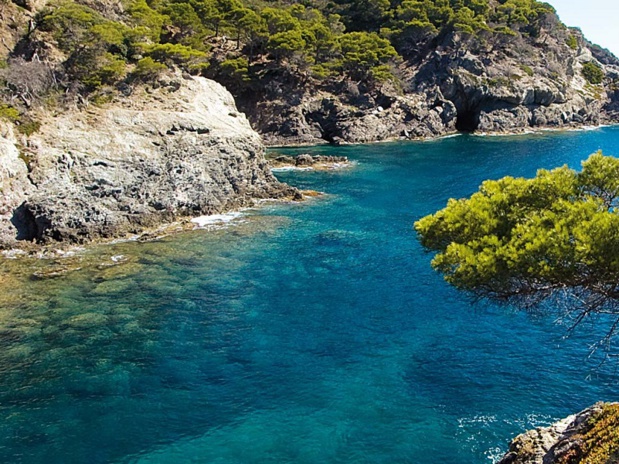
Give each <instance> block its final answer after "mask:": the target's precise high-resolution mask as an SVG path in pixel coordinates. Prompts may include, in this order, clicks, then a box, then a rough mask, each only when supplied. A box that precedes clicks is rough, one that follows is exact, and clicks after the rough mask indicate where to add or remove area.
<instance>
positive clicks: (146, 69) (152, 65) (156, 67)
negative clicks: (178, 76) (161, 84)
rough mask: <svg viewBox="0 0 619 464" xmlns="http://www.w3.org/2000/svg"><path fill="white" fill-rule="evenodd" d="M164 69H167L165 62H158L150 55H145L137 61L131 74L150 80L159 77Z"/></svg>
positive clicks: (143, 79)
mask: <svg viewBox="0 0 619 464" xmlns="http://www.w3.org/2000/svg"><path fill="white" fill-rule="evenodd" d="M166 69H168V67H167V66H166V65H165V64H163V63H158V62H157V61H155V60H153V59H152V58H151V57H150V56H147V57H146V58H142V59H141V60H140V61H138V62H137V64H136V66H135V70H134V71H133V73H132V76H133V77H134V78H136V79H139V80H142V81H152V80H155V79H156V78H157V77H159V75H160V74H161V73H162V72H163V71H165V70H166Z"/></svg>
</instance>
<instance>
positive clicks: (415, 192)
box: [0, 128, 619, 464]
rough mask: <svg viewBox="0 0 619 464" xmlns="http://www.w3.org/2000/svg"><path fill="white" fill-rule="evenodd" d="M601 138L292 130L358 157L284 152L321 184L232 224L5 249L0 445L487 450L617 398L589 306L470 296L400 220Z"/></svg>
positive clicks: (326, 458)
mask: <svg viewBox="0 0 619 464" xmlns="http://www.w3.org/2000/svg"><path fill="white" fill-rule="evenodd" d="M598 149H603V150H604V151H605V153H607V154H619V129H618V128H605V129H601V130H597V131H587V132H571V133H546V134H541V135H530V136H521V137H471V136H461V137H455V138H448V139H443V140H439V141H434V142H415V143H391V144H384V145H368V146H356V147H339V148H333V147H316V148H312V149H307V148H305V149H299V150H286V151H287V152H307V151H312V152H314V153H322V154H343V155H346V156H349V157H350V158H351V159H353V160H355V161H356V164H355V166H354V167H352V168H350V169H342V170H337V171H329V172H307V171H301V172H295V171H286V172H280V173H278V174H277V175H278V176H279V177H280V178H281V179H282V180H285V181H288V182H290V183H292V184H294V185H296V186H299V187H301V188H305V189H313V190H320V191H324V192H327V193H328V195H326V196H324V197H321V198H317V199H312V200H310V201H308V202H305V203H303V204H292V205H273V206H268V207H266V208H264V209H261V210H256V211H250V212H247V213H246V214H245V215H244V216H242V217H241V218H237V219H235V220H234V221H232V222H231V223H230V224H229V225H228V226H227V227H224V228H221V227H217V226H208V228H209V229H210V230H206V231H205V230H196V231H193V232H188V233H183V234H178V235H175V236H170V237H166V238H162V239H160V240H158V241H154V242H149V243H138V242H128V243H118V244H114V245H108V246H100V247H92V248H89V249H86V250H81V251H78V252H77V254H76V255H75V256H73V257H71V258H62V259H60V258H59V259H55V260H54V259H48V260H25V259H21V260H4V261H0V266H1V267H0V284H1V285H2V292H1V293H0V462H6V463H50V464H54V463H63V464H68V463H86V462H87V463H141V464H147V463H148V464H172V463H226V464H228V463H324V462H329V463H364V462H366V463H394V462H398V463H406V462H410V463H416V464H424V463H436V462H442V463H454V464H456V463H458V464H469V463H470V464H473V463H484V462H487V463H490V462H492V459H493V458H496V457H497V456H499V455H500V454H501V453H502V452H503V451H505V449H506V446H507V443H508V441H509V439H510V437H512V436H513V435H515V434H517V433H519V432H521V431H523V430H524V429H525V428H528V427H531V426H535V425H540V424H547V423H549V422H550V421H552V420H553V419H556V418H559V417H563V416H565V415H567V414H569V413H573V412H575V411H577V410H580V409H582V408H584V407H586V406H588V405H590V404H592V403H594V402H595V401H598V400H617V399H618V398H617V391H618V385H617V381H618V379H619V377H617V375H616V372H615V371H616V365H615V364H613V363H609V364H606V365H604V366H603V367H601V368H598V367H597V365H598V357H596V356H594V357H593V358H588V354H589V349H588V347H589V344H591V343H593V342H594V341H596V340H597V339H598V338H599V337H600V334H601V330H602V327H603V326H601V325H597V326H596V325H591V326H589V325H587V326H583V327H582V328H581V329H580V330H578V331H577V332H576V333H575V334H574V335H573V336H571V337H569V338H564V337H563V336H564V334H565V327H562V326H559V325H557V324H555V323H554V322H555V321H554V318H553V316H550V315H545V314H525V313H520V312H516V311H513V310H511V309H509V308H499V307H495V306H492V305H487V304H486V305H472V304H471V303H470V301H469V300H468V299H467V297H466V295H463V294H461V293H458V292H456V291H455V290H453V289H451V288H450V287H449V286H448V285H446V284H445V283H444V282H443V281H442V279H441V277H440V276H438V275H436V274H435V273H434V272H433V271H432V270H431V269H430V266H429V261H430V258H431V257H430V256H429V255H428V254H426V253H424V252H423V251H422V250H421V249H420V247H419V245H418V243H417V242H416V239H415V235H414V233H413V231H412V223H413V222H414V221H415V220H416V219H418V218H419V217H421V216H423V215H425V214H428V213H431V212H433V211H435V210H436V209H438V208H441V207H442V206H444V204H445V202H446V200H447V199H448V198H449V197H461V196H465V195H469V194H470V193H472V192H473V191H474V190H475V189H476V188H477V186H478V185H479V183H480V182H481V181H482V180H484V179H486V178H497V177H500V176H503V175H507V174H512V175H525V176H532V175H534V174H535V171H536V169H537V168H539V167H546V168H550V167H554V166H557V165H561V164H564V163H567V164H568V165H570V166H572V167H578V165H579V162H580V161H581V160H582V159H584V158H586V157H587V155H588V154H589V153H591V152H593V151H596V150H598ZM50 271H51V272H55V273H56V274H53V275H52V276H51V277H50V276H49V273H50Z"/></svg>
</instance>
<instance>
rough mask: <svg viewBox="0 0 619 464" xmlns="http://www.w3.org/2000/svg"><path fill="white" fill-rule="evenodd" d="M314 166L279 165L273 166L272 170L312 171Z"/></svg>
mask: <svg viewBox="0 0 619 464" xmlns="http://www.w3.org/2000/svg"><path fill="white" fill-rule="evenodd" d="M312 170H313V168H312V167H311V166H279V167H276V168H271V171H272V172H283V171H312Z"/></svg>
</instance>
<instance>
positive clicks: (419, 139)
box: [265, 122, 619, 150]
mask: <svg viewBox="0 0 619 464" xmlns="http://www.w3.org/2000/svg"><path fill="white" fill-rule="evenodd" d="M616 126H617V127H619V122H616V123H612V124H611V123H609V124H598V125H596V126H592V125H579V126H562V127H556V126H539V127H534V128H532V127H528V128H526V129H525V128H523V129H522V130H516V131H492V132H490V131H487V132H470V133H469V132H461V131H453V132H448V133H445V134H441V135H433V136H429V137H411V138H406V137H401V136H398V137H389V138H385V139H382V140H374V141H372V142H340V143H337V144H333V143H330V142H327V141H324V142H323V143H312V142H308V143H299V142H293V143H289V144H282V143H277V144H273V145H271V144H268V143H266V142H265V147H266V148H267V150H277V149H286V148H308V147H325V146H326V147H338V146H342V147H349V146H352V147H354V146H356V145H373V144H380V143H393V142H433V141H436V140H442V139H447V138H452V137H458V136H460V135H464V134H468V135H472V136H475V137H513V136H520V135H533V134H541V133H544V132H581V131H592V130H599V129H603V128H606V127H616Z"/></svg>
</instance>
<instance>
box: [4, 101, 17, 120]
mask: <svg viewBox="0 0 619 464" xmlns="http://www.w3.org/2000/svg"><path fill="white" fill-rule="evenodd" d="M0 118H1V119H6V120H7V121H11V122H16V121H18V120H19V111H18V110H16V109H15V108H13V107H12V106H11V105H7V104H4V103H0Z"/></svg>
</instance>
